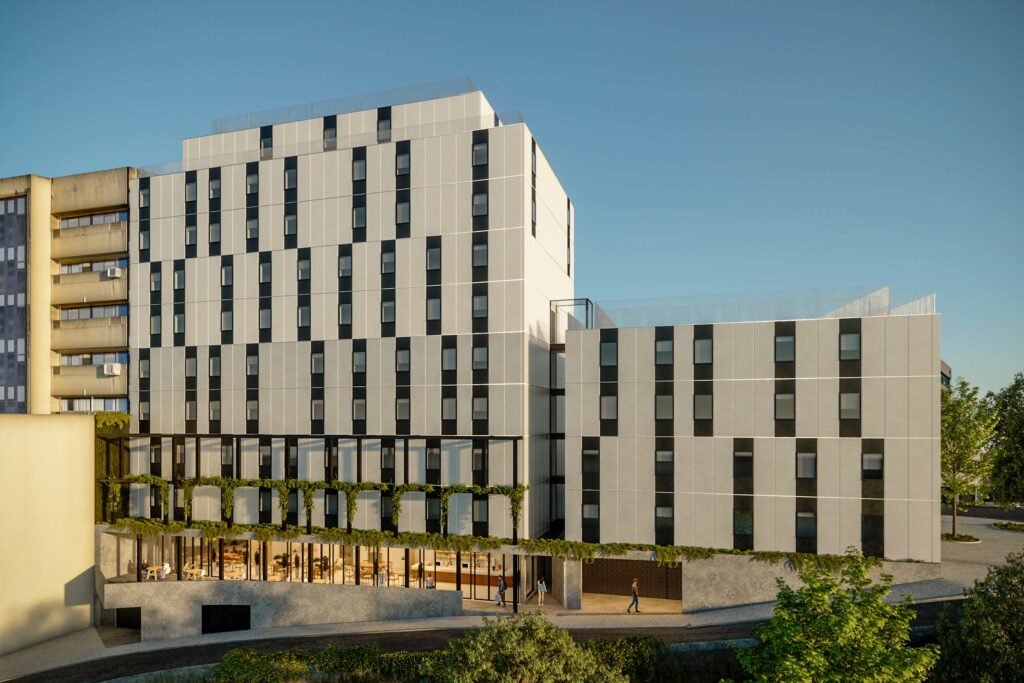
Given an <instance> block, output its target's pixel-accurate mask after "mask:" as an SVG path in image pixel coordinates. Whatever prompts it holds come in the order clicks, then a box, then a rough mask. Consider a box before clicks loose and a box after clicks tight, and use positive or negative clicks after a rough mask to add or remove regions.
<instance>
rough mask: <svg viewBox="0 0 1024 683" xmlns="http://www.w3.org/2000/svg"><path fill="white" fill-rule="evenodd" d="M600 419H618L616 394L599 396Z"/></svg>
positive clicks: (617, 398)
mask: <svg viewBox="0 0 1024 683" xmlns="http://www.w3.org/2000/svg"><path fill="white" fill-rule="evenodd" d="M601 419H602V420H617V419H619V397H618V396H602V397H601Z"/></svg>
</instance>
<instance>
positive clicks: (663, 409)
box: [654, 396, 672, 420]
mask: <svg viewBox="0 0 1024 683" xmlns="http://www.w3.org/2000/svg"><path fill="white" fill-rule="evenodd" d="M654 419H655V420H671V419H672V397H671V396H655V397H654Z"/></svg>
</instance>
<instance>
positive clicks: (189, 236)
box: [185, 225, 196, 246]
mask: <svg viewBox="0 0 1024 683" xmlns="http://www.w3.org/2000/svg"><path fill="white" fill-rule="evenodd" d="M195 243H196V226H194V225H186V226H185V245H186V246H189V245H192V244H195Z"/></svg>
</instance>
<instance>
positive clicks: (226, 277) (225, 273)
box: [220, 265, 235, 287]
mask: <svg viewBox="0 0 1024 683" xmlns="http://www.w3.org/2000/svg"><path fill="white" fill-rule="evenodd" d="M234 282H235V271H234V268H233V267H232V266H230V265H227V266H221V267H220V285H221V287H230V286H231V285H233V284H234Z"/></svg>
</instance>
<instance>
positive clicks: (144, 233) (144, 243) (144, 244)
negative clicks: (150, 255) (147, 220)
mask: <svg viewBox="0 0 1024 683" xmlns="http://www.w3.org/2000/svg"><path fill="white" fill-rule="evenodd" d="M139 249H149V230H139Z"/></svg>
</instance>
